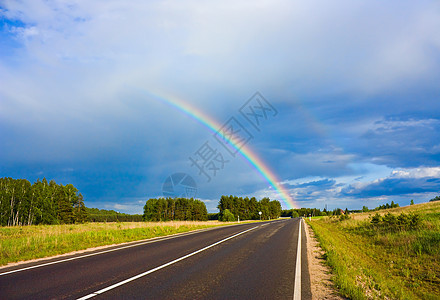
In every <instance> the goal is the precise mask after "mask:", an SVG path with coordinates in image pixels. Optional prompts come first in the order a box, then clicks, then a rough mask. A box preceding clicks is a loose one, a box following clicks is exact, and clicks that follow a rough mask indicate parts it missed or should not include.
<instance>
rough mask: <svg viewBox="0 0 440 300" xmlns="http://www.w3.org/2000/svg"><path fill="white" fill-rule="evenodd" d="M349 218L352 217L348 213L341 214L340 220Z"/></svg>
mask: <svg viewBox="0 0 440 300" xmlns="http://www.w3.org/2000/svg"><path fill="white" fill-rule="evenodd" d="M348 219H351V218H350V216H349V215H348V214H345V215H341V216H339V221H344V220H348Z"/></svg>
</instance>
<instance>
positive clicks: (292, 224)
mask: <svg viewBox="0 0 440 300" xmlns="http://www.w3.org/2000/svg"><path fill="white" fill-rule="evenodd" d="M300 222H303V221H300V219H287V220H286V219H284V220H277V221H271V222H261V223H247V224H240V225H236V226H227V227H218V228H214V229H209V230H203V231H198V232H193V233H186V234H180V235H174V236H171V237H164V238H158V239H153V240H148V241H141V242H137V243H133V244H129V245H122V246H115V247H111V248H107V249H105V250H102V249H101V250H97V251H95V252H86V253H83V254H76V255H72V256H67V257H66V256H64V257H57V258H52V259H48V260H45V261H39V262H38V263H28V264H22V265H19V266H15V267H9V268H2V269H0V299H91V298H93V299H311V292H310V278H309V273H308V267H307V252H306V238H305V232H304V226H303V225H300ZM300 227H301V235H300V239H299V235H298V233H299V228H300ZM299 241H301V243H300V245H301V247H300V251H298V242H299ZM299 254H300V257H301V259H299ZM296 273H297V274H298V275H297V276H296V277H295V274H296ZM295 290H296V295H295Z"/></svg>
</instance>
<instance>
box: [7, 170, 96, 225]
mask: <svg viewBox="0 0 440 300" xmlns="http://www.w3.org/2000/svg"><path fill="white" fill-rule="evenodd" d="M85 221H87V211H86V207H85V206H84V200H83V196H82V195H81V194H80V193H79V192H78V190H77V189H76V188H75V187H74V186H73V185H72V184H67V185H65V186H64V185H61V184H56V182H55V181H53V180H51V181H50V182H49V183H48V182H47V180H46V178H43V180H41V181H40V180H37V182H35V183H34V184H31V183H30V182H29V181H28V180H26V179H12V178H6V177H5V178H0V225H1V226H17V225H36V224H71V223H82V222H85Z"/></svg>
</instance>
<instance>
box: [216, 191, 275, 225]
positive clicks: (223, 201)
mask: <svg viewBox="0 0 440 300" xmlns="http://www.w3.org/2000/svg"><path fill="white" fill-rule="evenodd" d="M217 208H218V210H219V215H218V219H219V220H220V221H232V219H233V220H238V218H240V220H259V219H260V214H259V212H260V211H261V219H262V220H268V219H276V218H279V217H280V216H281V203H280V202H279V201H278V200H270V199H269V198H263V199H261V200H260V201H258V200H257V199H256V198H255V197H252V198H248V197H246V198H242V197H237V196H232V195H231V196H221V197H220V201H219V203H218V206H217ZM231 215H232V216H231Z"/></svg>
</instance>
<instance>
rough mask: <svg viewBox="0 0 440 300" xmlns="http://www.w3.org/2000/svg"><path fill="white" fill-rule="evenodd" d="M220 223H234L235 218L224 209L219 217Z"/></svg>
mask: <svg viewBox="0 0 440 300" xmlns="http://www.w3.org/2000/svg"><path fill="white" fill-rule="evenodd" d="M220 221H222V222H234V221H235V217H234V214H233V213H231V211H230V210H229V209H225V210H224V211H223V213H222V214H221V216H220Z"/></svg>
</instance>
